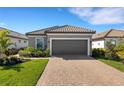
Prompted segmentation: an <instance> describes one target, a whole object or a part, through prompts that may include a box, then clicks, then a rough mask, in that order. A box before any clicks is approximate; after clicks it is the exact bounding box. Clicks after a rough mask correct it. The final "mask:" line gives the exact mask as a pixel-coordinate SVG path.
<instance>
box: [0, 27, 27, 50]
mask: <svg viewBox="0 0 124 93" xmlns="http://www.w3.org/2000/svg"><path fill="white" fill-rule="evenodd" d="M0 29H6V28H2V27H0ZM7 30H8V29H7ZM8 31H9V33H8V35H7V36H8V37H9V38H10V40H11V42H12V43H13V45H11V46H10V47H9V48H17V49H20V48H24V47H27V46H28V38H27V37H26V36H25V35H23V34H21V33H18V32H15V31H12V30H8Z"/></svg>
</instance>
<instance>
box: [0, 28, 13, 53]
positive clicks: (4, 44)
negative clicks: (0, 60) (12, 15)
mask: <svg viewBox="0 0 124 93" xmlns="http://www.w3.org/2000/svg"><path fill="white" fill-rule="evenodd" d="M8 33H9V32H8V30H7V29H1V30H0V54H1V55H2V54H5V51H6V50H7V49H8V47H9V46H10V45H12V44H13V43H11V41H10V39H9V38H8V37H7V34H8Z"/></svg>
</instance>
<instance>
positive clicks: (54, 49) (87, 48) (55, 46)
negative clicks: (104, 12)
mask: <svg viewBox="0 0 124 93" xmlns="http://www.w3.org/2000/svg"><path fill="white" fill-rule="evenodd" d="M94 33H95V31H93V30H90V29H86V28H82V27H76V26H70V25H63V26H53V27H48V28H44V29H40V30H37V31H32V32H29V33H26V35H27V37H28V39H29V46H32V47H34V48H43V49H44V48H49V49H50V54H51V55H66V54H71V55H74V54H81V55H88V56H90V55H91V48H92V35H93V34H94Z"/></svg>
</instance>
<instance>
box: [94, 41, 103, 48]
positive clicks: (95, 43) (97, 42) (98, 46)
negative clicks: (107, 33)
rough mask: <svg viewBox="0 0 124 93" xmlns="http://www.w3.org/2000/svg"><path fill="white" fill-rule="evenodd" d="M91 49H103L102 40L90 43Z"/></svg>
mask: <svg viewBox="0 0 124 93" xmlns="http://www.w3.org/2000/svg"><path fill="white" fill-rule="evenodd" d="M92 48H104V40H96V41H92Z"/></svg>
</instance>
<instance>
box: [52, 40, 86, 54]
mask: <svg viewBox="0 0 124 93" xmlns="http://www.w3.org/2000/svg"><path fill="white" fill-rule="evenodd" d="M73 54H74V55H75V54H78V55H87V40H52V55H73Z"/></svg>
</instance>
